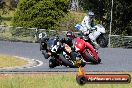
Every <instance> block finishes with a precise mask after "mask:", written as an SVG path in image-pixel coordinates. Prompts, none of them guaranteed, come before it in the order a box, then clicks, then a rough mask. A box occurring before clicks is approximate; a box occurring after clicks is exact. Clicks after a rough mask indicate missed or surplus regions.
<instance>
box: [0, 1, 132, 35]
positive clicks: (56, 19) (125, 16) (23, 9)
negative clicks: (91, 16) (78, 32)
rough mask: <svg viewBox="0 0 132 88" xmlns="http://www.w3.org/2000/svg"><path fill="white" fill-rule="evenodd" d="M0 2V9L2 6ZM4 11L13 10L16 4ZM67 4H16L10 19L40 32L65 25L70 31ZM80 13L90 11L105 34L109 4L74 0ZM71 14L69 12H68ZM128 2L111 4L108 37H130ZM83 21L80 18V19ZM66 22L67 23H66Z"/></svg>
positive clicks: (73, 18)
mask: <svg viewBox="0 0 132 88" xmlns="http://www.w3.org/2000/svg"><path fill="white" fill-rule="evenodd" d="M3 1H5V0H0V8H2V9H3V7H4V5H5V4H2V2H3ZM11 1H18V0H6V3H7V2H10V4H8V3H7V4H6V5H8V6H7V7H10V9H11V8H14V7H16V5H17V3H18V2H17V3H16V2H15V3H16V4H15V3H14V4H11ZM70 1H71V0H19V3H18V5H17V10H16V13H15V15H14V17H13V21H12V22H13V25H14V26H23V27H37V28H44V29H56V30H58V29H61V28H60V27H61V26H62V25H65V24H66V26H67V27H66V28H68V29H73V27H74V25H75V24H76V23H80V22H79V21H78V20H76V19H77V18H76V17H77V16H76V12H75V15H74V16H73V14H72V16H69V15H68V14H69V11H68V10H69V4H70V3H69V2H70ZM78 2H79V7H80V10H79V11H81V12H87V11H89V10H92V11H94V12H95V15H96V21H97V22H98V23H101V24H103V25H104V26H105V28H106V29H107V30H108V32H109V23H110V10H111V3H112V2H111V0H78ZM72 13H73V12H72ZM131 14H132V0H114V6H113V21H112V34H119V35H120V34H124V35H132V16H131ZM82 19H83V18H82ZM66 21H67V22H66Z"/></svg>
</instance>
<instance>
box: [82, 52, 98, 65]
mask: <svg viewBox="0 0 132 88" xmlns="http://www.w3.org/2000/svg"><path fill="white" fill-rule="evenodd" d="M84 55H85V58H86V57H87V58H88V60H87V62H92V63H93V64H98V61H97V60H96V59H95V58H94V57H93V56H92V55H90V54H89V53H88V51H86V52H85V53H84Z"/></svg>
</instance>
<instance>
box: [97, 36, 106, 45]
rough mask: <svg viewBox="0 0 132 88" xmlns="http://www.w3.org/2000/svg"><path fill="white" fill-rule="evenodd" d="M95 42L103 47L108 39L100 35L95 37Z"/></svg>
mask: <svg viewBox="0 0 132 88" xmlns="http://www.w3.org/2000/svg"><path fill="white" fill-rule="evenodd" d="M97 43H98V44H99V45H100V47H102V48H105V47H107V45H108V39H107V38H106V37H105V36H104V35H100V36H99V37H98V38H97Z"/></svg>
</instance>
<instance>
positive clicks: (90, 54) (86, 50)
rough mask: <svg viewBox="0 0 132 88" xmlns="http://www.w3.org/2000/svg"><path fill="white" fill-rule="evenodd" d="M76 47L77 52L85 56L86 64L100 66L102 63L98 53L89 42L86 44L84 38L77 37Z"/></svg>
mask: <svg viewBox="0 0 132 88" xmlns="http://www.w3.org/2000/svg"><path fill="white" fill-rule="evenodd" d="M74 46H75V49H76V51H78V52H79V53H80V54H81V55H82V56H83V58H84V60H85V61H86V62H92V63H93V64H99V63H100V62H101V59H100V58H99V56H98V52H97V51H96V50H95V49H94V47H93V46H92V45H91V44H90V43H89V42H86V41H85V39H84V38H80V37H77V38H76V40H75V42H74Z"/></svg>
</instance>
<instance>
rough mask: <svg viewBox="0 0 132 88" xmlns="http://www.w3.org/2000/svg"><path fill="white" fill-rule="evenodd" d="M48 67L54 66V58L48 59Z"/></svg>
mask: <svg viewBox="0 0 132 88" xmlns="http://www.w3.org/2000/svg"><path fill="white" fill-rule="evenodd" d="M49 67H50V68H54V67H55V59H53V58H51V59H50V60H49Z"/></svg>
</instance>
